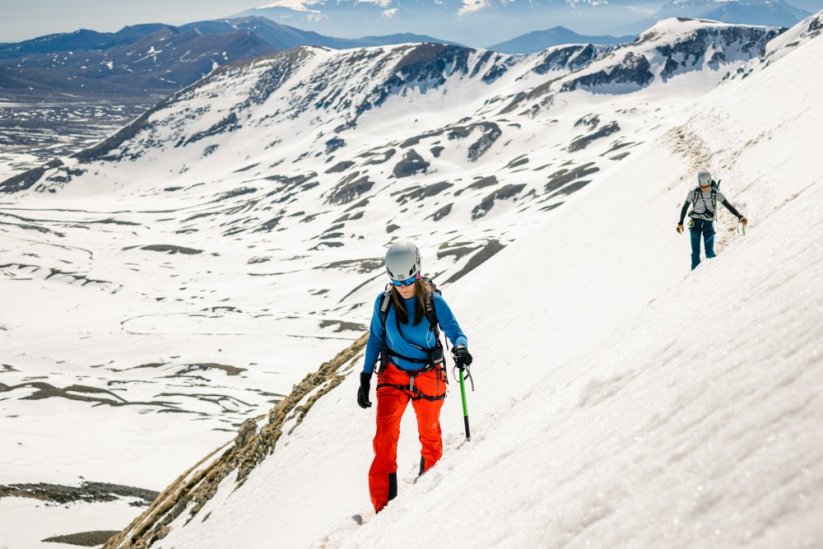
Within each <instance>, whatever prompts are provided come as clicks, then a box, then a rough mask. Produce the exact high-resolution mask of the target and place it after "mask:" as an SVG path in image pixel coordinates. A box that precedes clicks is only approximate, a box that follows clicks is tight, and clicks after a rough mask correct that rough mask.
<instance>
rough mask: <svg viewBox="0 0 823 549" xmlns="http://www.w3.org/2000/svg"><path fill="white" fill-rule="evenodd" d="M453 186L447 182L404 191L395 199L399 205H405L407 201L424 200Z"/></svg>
mask: <svg viewBox="0 0 823 549" xmlns="http://www.w3.org/2000/svg"><path fill="white" fill-rule="evenodd" d="M453 186H454V185H452V184H451V183H449V182H447V181H441V182H440V183H434V184H432V185H427V186H425V187H417V188H414V189H412V190H408V191H404V192H403V194H401V195H400V196H399V197H397V202H398V203H400V204H405V203H406V202H407V201H409V200H423V199H425V198H429V197H431V196H435V195H438V194H440V193H441V192H443V191H445V190H446V189H448V188H450V187H453Z"/></svg>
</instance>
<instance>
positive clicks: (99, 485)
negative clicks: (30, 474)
mask: <svg viewBox="0 0 823 549" xmlns="http://www.w3.org/2000/svg"><path fill="white" fill-rule="evenodd" d="M157 495H158V492H155V491H152V490H146V489H143V488H134V487H132V486H123V485H121V484H109V483H106V482H88V481H83V482H82V483H81V484H80V486H63V485H60V484H47V483H36V484H9V485H0V498H4V497H21V498H32V499H39V500H42V501H47V502H51V503H61V504H67V503H76V502H79V501H82V502H86V503H93V502H101V501H114V500H116V499H119V498H127V497H128V498H136V499H138V500H140V502H139V503H137V505H148V504H150V503H151V502H152V501H154V498H156V497H157Z"/></svg>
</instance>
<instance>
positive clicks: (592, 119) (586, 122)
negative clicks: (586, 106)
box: [574, 114, 600, 130]
mask: <svg viewBox="0 0 823 549" xmlns="http://www.w3.org/2000/svg"><path fill="white" fill-rule="evenodd" d="M598 124H600V117H599V116H597V115H596V114H587V115H586V116H583V117H581V118H579V119H578V120H577V122H575V123H574V127H575V128H579V127H580V126H586V127H587V128H589V129H590V130H593V129H595V128H596V127H597V125H598Z"/></svg>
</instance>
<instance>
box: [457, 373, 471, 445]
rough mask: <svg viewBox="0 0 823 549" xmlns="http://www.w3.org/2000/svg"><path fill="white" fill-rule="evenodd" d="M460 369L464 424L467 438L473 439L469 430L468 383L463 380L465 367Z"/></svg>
mask: <svg viewBox="0 0 823 549" xmlns="http://www.w3.org/2000/svg"><path fill="white" fill-rule="evenodd" d="M458 370H460V398H461V399H462V400H463V426H464V427H465V428H466V440H471V439H472V435H471V431H470V430H469V405H468V404H466V384H465V383H464V382H463V368H458Z"/></svg>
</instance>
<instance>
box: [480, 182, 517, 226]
mask: <svg viewBox="0 0 823 549" xmlns="http://www.w3.org/2000/svg"><path fill="white" fill-rule="evenodd" d="M524 188H526V185H522V184H521V185H505V186H503V187H501V188H499V189H497V190H496V191H494V192H493V193H491V194H490V195H488V196H486V197H485V198H484V199H483V200H482V201H481V202H480V204H478V205H477V206H475V207H474V208H473V209H472V220H474V219H479V218H481V217H483V216H484V215H486V214H487V213H489V210H491V209H492V208H493V207H494V202H495V200H506V199H507V198H512V197H514V196H517V195H518V194H519V193H520V191H522V190H523V189H524Z"/></svg>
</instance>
